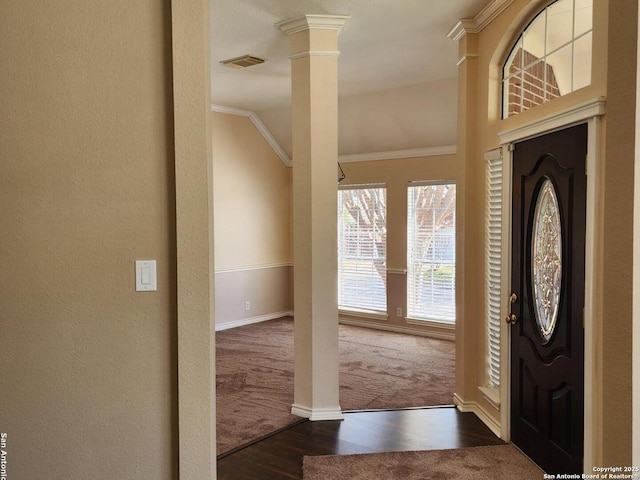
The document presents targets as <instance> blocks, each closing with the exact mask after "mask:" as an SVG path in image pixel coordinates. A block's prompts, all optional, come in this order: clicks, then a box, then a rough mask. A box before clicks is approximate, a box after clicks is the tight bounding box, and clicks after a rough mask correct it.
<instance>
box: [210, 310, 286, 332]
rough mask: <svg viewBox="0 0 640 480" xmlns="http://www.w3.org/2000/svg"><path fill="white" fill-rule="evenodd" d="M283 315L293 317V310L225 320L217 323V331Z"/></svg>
mask: <svg viewBox="0 0 640 480" xmlns="http://www.w3.org/2000/svg"><path fill="white" fill-rule="evenodd" d="M282 317H293V312H292V311H291V310H288V311H284V312H275V313H269V314H267V315H260V316H257V317H250V318H242V319H240V320H233V321H231V322H223V323H220V324H216V332H220V331H222V330H229V329H231V328H237V327H243V326H245V325H251V324H254V323H260V322H266V321H269V320H275V319H277V318H282Z"/></svg>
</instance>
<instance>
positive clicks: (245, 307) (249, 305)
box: [244, 300, 251, 312]
mask: <svg viewBox="0 0 640 480" xmlns="http://www.w3.org/2000/svg"><path fill="white" fill-rule="evenodd" d="M249 310H251V302H250V301H249V300H247V301H246V302H244V311H245V312H248V311H249Z"/></svg>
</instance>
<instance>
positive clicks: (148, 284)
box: [136, 260, 158, 292]
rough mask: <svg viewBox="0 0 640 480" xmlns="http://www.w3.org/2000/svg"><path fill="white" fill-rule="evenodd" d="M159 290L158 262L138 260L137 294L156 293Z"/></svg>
mask: <svg viewBox="0 0 640 480" xmlns="http://www.w3.org/2000/svg"><path fill="white" fill-rule="evenodd" d="M157 290H158V284H157V281H156V261H155V260H136V292H155V291H157Z"/></svg>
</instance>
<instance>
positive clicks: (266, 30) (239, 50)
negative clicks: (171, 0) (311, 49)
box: [211, 0, 490, 153]
mask: <svg viewBox="0 0 640 480" xmlns="http://www.w3.org/2000/svg"><path fill="white" fill-rule="evenodd" d="M489 3H490V0H211V46H212V48H211V75H212V77H211V90H212V101H213V103H215V104H218V105H224V106H227V107H233V108H239V109H244V110H250V111H252V112H257V113H258V114H259V115H260V114H261V112H264V113H265V114H264V116H265V117H268V118H270V122H271V123H272V127H273V128H270V129H271V130H275V131H282V134H281V135H280V136H281V138H278V140H279V141H280V142H281V143H282V144H283V147H284V148H285V150H288V145H289V144H290V139H288V138H286V136H287V135H288V133H287V132H288V131H289V129H290V126H289V127H288V126H286V125H285V126H283V125H279V126H278V125H275V123H274V122H276V123H277V122H284V123H286V122H289V124H290V121H291V120H290V117H288V115H287V114H286V108H284V107H288V106H289V105H290V98H291V85H290V82H291V81H290V71H291V69H290V60H289V58H288V56H289V39H288V37H287V36H286V35H285V34H284V33H282V32H281V31H280V30H279V29H278V28H276V27H275V26H274V25H275V24H276V23H278V22H281V21H283V20H288V19H291V18H295V17H299V16H301V15H304V14H327V15H329V14H330V15H349V16H350V20H349V23H348V24H347V26H346V27H345V28H344V29H343V31H342V33H341V34H340V38H339V49H340V52H341V54H340V58H339V95H340V96H341V97H358V98H360V99H362V102H365V101H367V99H369V98H374V97H375V95H372V94H373V93H375V92H380V93H384V94H388V93H389V92H392V91H393V90H396V89H405V90H406V87H409V86H415V85H424V86H425V87H424V88H428V87H427V86H428V85H429V84H430V83H432V82H433V84H434V85H435V84H438V83H440V84H441V83H442V80H443V79H452V80H453V79H454V78H455V77H456V61H457V45H456V43H455V42H453V41H452V40H450V39H449V38H447V37H446V34H447V33H448V31H449V30H450V29H451V27H453V25H455V23H456V22H457V21H458V20H459V19H460V18H470V17H473V16H474V15H476V14H477V13H478V12H479V11H480V10H482V9H483V8H484V7H485V6H486V5H487V4H489ZM244 54H251V55H255V56H258V57H261V58H264V59H265V60H266V62H265V63H264V64H261V65H257V66H253V67H249V68H245V69H232V68H229V67H225V66H223V65H222V64H220V62H221V61H222V60H225V59H228V58H233V57H238V56H241V55H244ZM414 90H415V91H416V92H417V93H416V94H419V91H420V89H419V88H418V89H414ZM449 90H451V89H449ZM454 95H455V94H454ZM432 96H433V95H432ZM341 100H342V99H341ZM362 102H360V103H359V102H350V104H352V105H355V107H354V108H360V107H363V106H365V105H364V104H363V103H362ZM341 103H345V104H346V103H347V102H341ZM408 104H411V102H408ZM448 104H449V105H452V106H453V107H455V98H451V99H449V102H448ZM419 105H420V106H421V108H427V109H428V107H426V106H425V105H424V101H422V102H419ZM340 108H341V109H342V106H341V107H340ZM387 108H388V106H387ZM398 108H399V109H406V108H408V106H407V102H401V104H399V105H398ZM275 112H283V113H282V114H280V115H276V113H275ZM341 114H343V116H344V115H347V116H348V117H349V118H352V117H353V116H354V115H356V114H355V113H353V112H341ZM389 114H390V116H391V117H392V118H403V112H402V111H397V112H389ZM412 115H413V117H412V118H414V117H415V115H416V113H415V112H413V113H412ZM260 116H261V117H262V115H260ZM454 120H455V118H454ZM452 125H453V127H452V128H454V129H455V121H454V122H453V123H452ZM267 127H269V125H267ZM405 133H406V132H405ZM414 133H415V134H414V135H411V136H412V137H416V136H417V137H418V138H419V137H420V136H422V135H423V133H420V132H414ZM448 136H449V137H451V135H450V133H449V134H448ZM405 137H406V135H405ZM442 141H445V140H444V139H443V140H442ZM446 141H450V140H446ZM416 142H417V143H420V141H419V140H415V141H414V142H413V143H414V144H415V143H416ZM433 142H435V143H438V141H437V140H434V139H431V140H429V141H427V142H426V143H433ZM423 143H424V142H423ZM387 144H388V146H392V147H393V148H396V149H401V148H414V147H415V145H406V144H403V143H402V140H400V139H398V141H397V142H395V143H394V141H392V140H391V141H389V142H387ZM388 146H385V147H384V148H388ZM421 146H425V145H421ZM376 148H377V147H376V145H375V144H368V143H367V139H366V138H365V139H363V140H362V145H361V146H353V147H351V148H350V150H352V151H349V152H348V153H361V152H359V151H360V150H363V151H367V150H368V151H373V150H371V149H376ZM341 153H344V152H341Z"/></svg>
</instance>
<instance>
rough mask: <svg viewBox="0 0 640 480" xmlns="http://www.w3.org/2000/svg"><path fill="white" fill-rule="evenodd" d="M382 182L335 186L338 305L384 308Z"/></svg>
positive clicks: (384, 208)
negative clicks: (367, 184)
mask: <svg viewBox="0 0 640 480" xmlns="http://www.w3.org/2000/svg"><path fill="white" fill-rule="evenodd" d="M386 192H387V191H386V188H384V187H383V186H379V185H378V186H360V187H356V186H349V187H348V188H342V189H339V190H338V306H339V308H340V309H343V310H361V311H372V312H378V313H379V312H382V313H386V312H387V289H386V283H387V193H386Z"/></svg>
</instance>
